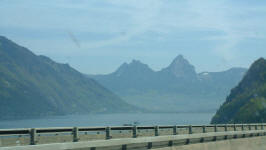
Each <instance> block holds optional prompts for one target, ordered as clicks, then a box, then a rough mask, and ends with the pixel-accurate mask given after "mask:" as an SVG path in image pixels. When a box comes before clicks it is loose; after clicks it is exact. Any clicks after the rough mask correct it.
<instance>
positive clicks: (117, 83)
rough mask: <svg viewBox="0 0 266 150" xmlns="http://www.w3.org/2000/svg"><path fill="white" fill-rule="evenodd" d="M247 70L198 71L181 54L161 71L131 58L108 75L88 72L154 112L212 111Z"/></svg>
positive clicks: (102, 82)
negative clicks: (129, 61)
mask: <svg viewBox="0 0 266 150" xmlns="http://www.w3.org/2000/svg"><path fill="white" fill-rule="evenodd" d="M246 70H247V69H244V68H232V69H230V70H227V71H224V72H204V73H199V74H197V73H196V71H195V67H194V66H193V65H191V64H190V63H189V61H188V60H186V59H185V58H184V57H183V56H182V55H179V56H177V57H176V58H175V59H174V60H173V61H172V63H171V64H170V65H169V66H167V67H166V68H163V69H162V70H160V71H153V70H152V69H150V68H149V66H148V65H146V64H143V63H141V62H140V61H137V60H133V61H132V62H131V63H129V64H127V63H124V64H122V65H121V66H120V67H119V68H118V69H117V70H116V71H115V72H113V73H111V74H107V75H91V76H90V77H92V78H94V79H95V80H97V81H98V82H100V83H101V84H103V85H104V86H105V87H107V88H108V89H110V90H112V91H113V92H114V93H116V94H118V95H119V96H121V97H122V98H123V99H125V100H126V101H127V102H128V103H131V104H134V105H137V106H139V107H144V108H146V109H150V110H153V111H171V112H172V111H175V112H176V111H215V110H217V109H218V107H219V105H220V104H221V103H222V100H223V99H225V97H226V95H227V94H228V93H229V92H230V89H231V88H232V87H234V86H235V85H237V83H238V82H239V81H240V80H241V79H242V77H243V76H244V74H245V72H246Z"/></svg>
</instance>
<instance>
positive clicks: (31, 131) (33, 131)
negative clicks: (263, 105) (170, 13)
mask: <svg viewBox="0 0 266 150" xmlns="http://www.w3.org/2000/svg"><path fill="white" fill-rule="evenodd" d="M265 126H266V124H264V123H263V124H217V125H178V126H177V125H174V126H111V127H66V128H25V129H1V130H0V136H3V135H4V136H13V135H29V136H30V143H29V144H30V145H36V144H37V141H36V137H37V134H46V133H71V134H72V138H73V142H79V132H90V131H96V132H97V131H103V132H105V139H106V140H108V139H111V138H112V131H132V138H137V133H138V131H139V130H145V129H150V130H153V132H154V135H155V136H159V135H160V130H161V129H172V130H173V132H172V135H177V134H178V132H177V129H178V128H186V129H188V132H187V134H193V130H194V129H195V128H197V129H198V128H200V129H201V130H202V133H206V132H207V130H206V129H207V128H212V129H213V131H214V132H227V131H228V128H229V127H231V128H233V131H237V128H239V127H241V130H242V131H244V130H246V129H247V130H264V127H265ZM218 127H219V128H221V127H222V128H223V130H221V129H220V130H219V131H218ZM252 128H253V129H252ZM228 132H229V131H228Z"/></svg>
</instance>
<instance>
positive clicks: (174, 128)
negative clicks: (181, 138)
mask: <svg viewBox="0 0 266 150" xmlns="http://www.w3.org/2000/svg"><path fill="white" fill-rule="evenodd" d="M173 135H177V126H173Z"/></svg>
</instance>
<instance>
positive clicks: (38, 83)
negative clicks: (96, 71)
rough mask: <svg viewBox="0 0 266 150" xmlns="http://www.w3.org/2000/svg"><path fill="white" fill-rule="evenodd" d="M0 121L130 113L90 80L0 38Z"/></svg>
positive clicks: (70, 68)
mask: <svg viewBox="0 0 266 150" xmlns="http://www.w3.org/2000/svg"><path fill="white" fill-rule="evenodd" d="M0 77H1V78H0V97H1V99H0V118H1V119H5V118H14V117H15V118H21V117H22V118H23V117H26V118H27V117H34V116H35V117H38V116H47V115H65V114H75V113H105V112H132V111H133V112H134V111H135V110H136V111H138V110H139V109H138V108H136V107H134V106H132V105H129V104H127V103H126V102H124V101H123V100H122V99H121V98H119V97H118V96H117V95H116V94H114V93H112V92H111V91H109V90H108V89H107V88H105V87H103V86H102V85H100V84H99V83H98V82H96V81H95V80H94V79H91V78H87V77H85V76H84V74H82V73H80V72H78V71H77V70H75V69H73V68H72V67H70V66H69V65H68V64H60V63H56V62H54V61H53V60H52V59H50V58H48V57H46V56H37V55H35V54H34V53H32V52H31V51H30V50H28V49H27V48H25V47H22V46H19V45H17V44H15V43H14V42H12V41H11V40H9V39H7V38H5V37H3V36H0Z"/></svg>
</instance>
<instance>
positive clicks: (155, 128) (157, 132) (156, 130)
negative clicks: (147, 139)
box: [154, 126, 159, 136]
mask: <svg viewBox="0 0 266 150" xmlns="http://www.w3.org/2000/svg"><path fill="white" fill-rule="evenodd" d="M154 135H155V136H159V126H155V127H154Z"/></svg>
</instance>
